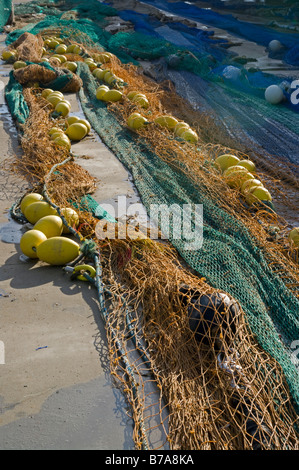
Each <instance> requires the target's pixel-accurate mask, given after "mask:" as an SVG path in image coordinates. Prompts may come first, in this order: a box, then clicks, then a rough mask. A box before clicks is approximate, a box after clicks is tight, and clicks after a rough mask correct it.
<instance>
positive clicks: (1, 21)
mask: <svg viewBox="0 0 299 470" xmlns="http://www.w3.org/2000/svg"><path fill="white" fill-rule="evenodd" d="M11 14H12V0H1V1H0V30H2V28H3V26H5V25H6V24H7V22H8V20H9V18H10V17H11Z"/></svg>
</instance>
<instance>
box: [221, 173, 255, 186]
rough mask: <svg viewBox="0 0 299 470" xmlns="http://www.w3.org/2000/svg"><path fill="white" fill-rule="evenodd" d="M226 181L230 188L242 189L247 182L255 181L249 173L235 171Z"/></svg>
mask: <svg viewBox="0 0 299 470" xmlns="http://www.w3.org/2000/svg"><path fill="white" fill-rule="evenodd" d="M224 179H225V181H226V183H227V184H228V186H229V187H230V188H241V187H242V185H243V184H244V183H245V181H248V180H253V179H254V176H253V174H252V173H249V171H234V172H232V173H230V174H229V175H228V176H226V177H225V178H224Z"/></svg>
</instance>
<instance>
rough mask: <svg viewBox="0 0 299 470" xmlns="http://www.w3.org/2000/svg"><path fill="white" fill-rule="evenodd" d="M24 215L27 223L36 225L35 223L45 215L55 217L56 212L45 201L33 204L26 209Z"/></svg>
mask: <svg viewBox="0 0 299 470" xmlns="http://www.w3.org/2000/svg"><path fill="white" fill-rule="evenodd" d="M24 215H25V217H26V219H27V220H28V222H30V223H31V224H33V225H34V224H36V222H37V221H38V220H39V219H41V218H42V217H45V216H46V215H57V212H56V210H55V209H54V208H53V207H52V206H51V205H50V204H48V203H47V202H46V201H38V202H33V203H32V204H30V205H29V206H27V207H26V209H25V211H24Z"/></svg>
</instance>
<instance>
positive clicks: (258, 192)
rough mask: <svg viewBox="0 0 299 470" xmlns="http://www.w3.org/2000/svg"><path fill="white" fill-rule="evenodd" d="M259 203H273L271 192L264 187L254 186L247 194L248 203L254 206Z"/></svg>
mask: <svg viewBox="0 0 299 470" xmlns="http://www.w3.org/2000/svg"><path fill="white" fill-rule="evenodd" d="M258 201H272V196H271V194H270V192H269V191H268V190H267V189H266V188H264V187H263V186H253V187H252V188H251V189H250V190H249V191H248V192H247V193H246V202H247V203H248V204H253V203H255V202H258Z"/></svg>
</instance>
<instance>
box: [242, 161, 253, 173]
mask: <svg viewBox="0 0 299 470" xmlns="http://www.w3.org/2000/svg"><path fill="white" fill-rule="evenodd" d="M238 165H240V166H243V167H244V168H247V170H248V171H250V173H255V172H256V168H255V164H254V163H253V162H252V161H251V160H240V161H239V162H238Z"/></svg>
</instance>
